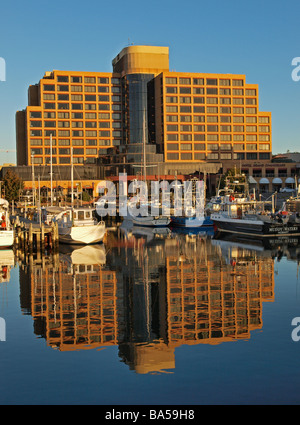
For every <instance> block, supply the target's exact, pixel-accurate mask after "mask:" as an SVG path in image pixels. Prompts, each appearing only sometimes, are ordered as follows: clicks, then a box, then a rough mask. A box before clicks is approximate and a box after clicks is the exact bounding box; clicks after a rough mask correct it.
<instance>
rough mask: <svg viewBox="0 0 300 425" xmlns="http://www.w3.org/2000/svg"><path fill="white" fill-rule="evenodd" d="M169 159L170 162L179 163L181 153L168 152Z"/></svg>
mask: <svg viewBox="0 0 300 425" xmlns="http://www.w3.org/2000/svg"><path fill="white" fill-rule="evenodd" d="M167 159H168V160H169V161H170V160H171V161H177V160H178V159H179V153H176V152H168V153H167Z"/></svg>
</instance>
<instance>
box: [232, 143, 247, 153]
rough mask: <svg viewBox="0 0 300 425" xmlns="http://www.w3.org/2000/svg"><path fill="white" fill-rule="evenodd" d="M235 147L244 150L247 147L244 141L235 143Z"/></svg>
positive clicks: (236, 149) (237, 149)
mask: <svg viewBox="0 0 300 425" xmlns="http://www.w3.org/2000/svg"><path fill="white" fill-rule="evenodd" d="M233 149H234V150H235V151H243V150H244V149H245V145H244V144H243V143H234V144H233Z"/></svg>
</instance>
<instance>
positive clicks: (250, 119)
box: [246, 117, 257, 124]
mask: <svg viewBox="0 0 300 425" xmlns="http://www.w3.org/2000/svg"><path fill="white" fill-rule="evenodd" d="M246 122H247V123H255V124H256V122H257V118H256V117H246Z"/></svg>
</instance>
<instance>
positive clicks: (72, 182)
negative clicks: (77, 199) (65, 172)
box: [71, 147, 74, 207]
mask: <svg viewBox="0 0 300 425" xmlns="http://www.w3.org/2000/svg"><path fill="white" fill-rule="evenodd" d="M73 185H74V170H73V147H72V148H71V206H72V207H73V203H74V191H73Z"/></svg>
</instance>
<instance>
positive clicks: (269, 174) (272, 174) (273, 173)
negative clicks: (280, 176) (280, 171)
mask: <svg viewBox="0 0 300 425" xmlns="http://www.w3.org/2000/svg"><path fill="white" fill-rule="evenodd" d="M274 176H275V170H272V169H269V170H268V169H267V170H266V177H274Z"/></svg>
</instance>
